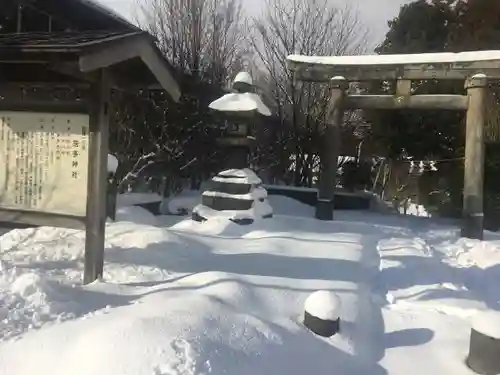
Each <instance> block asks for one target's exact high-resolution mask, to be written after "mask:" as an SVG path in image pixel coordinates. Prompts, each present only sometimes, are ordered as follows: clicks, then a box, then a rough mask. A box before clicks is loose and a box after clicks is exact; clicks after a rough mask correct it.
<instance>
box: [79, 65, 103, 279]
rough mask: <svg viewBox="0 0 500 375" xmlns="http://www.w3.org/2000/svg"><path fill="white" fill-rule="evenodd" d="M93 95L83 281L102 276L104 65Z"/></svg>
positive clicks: (94, 84) (92, 90) (93, 88)
mask: <svg viewBox="0 0 500 375" xmlns="http://www.w3.org/2000/svg"><path fill="white" fill-rule="evenodd" d="M97 75H98V79H97V81H96V83H93V84H92V88H91V93H90V95H91V97H90V103H91V108H90V111H91V112H90V146H89V170H88V185H87V223H86V227H87V229H86V236H85V270H84V276H83V282H84V284H88V283H92V282H94V281H95V280H97V279H99V278H101V277H102V274H103V264H104V234H105V227H106V201H107V199H106V196H107V174H108V168H107V158H108V137H109V100H110V88H109V82H108V77H107V71H106V70H104V69H101V70H99V71H98V73H97Z"/></svg>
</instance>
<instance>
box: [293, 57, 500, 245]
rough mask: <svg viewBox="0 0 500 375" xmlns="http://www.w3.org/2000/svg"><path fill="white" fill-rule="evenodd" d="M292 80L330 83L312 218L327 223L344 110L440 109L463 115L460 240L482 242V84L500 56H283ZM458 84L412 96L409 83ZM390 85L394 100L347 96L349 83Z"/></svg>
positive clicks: (495, 73)
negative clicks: (325, 142) (453, 89)
mask: <svg viewBox="0 0 500 375" xmlns="http://www.w3.org/2000/svg"><path fill="white" fill-rule="evenodd" d="M288 68H289V69H290V70H292V71H293V73H294V79H295V80H297V81H310V82H330V84H331V99H330V102H329V108H328V111H327V130H326V134H325V136H326V137H327V139H329V140H330V142H331V145H332V147H328V148H327V150H326V152H327V154H325V155H323V160H322V169H321V174H320V183H319V195H318V204H317V207H316V217H317V218H318V219H320V220H333V199H334V190H335V175H336V171H337V159H338V155H339V146H340V145H339V137H338V136H337V134H339V133H338V129H339V127H340V126H341V124H342V119H343V114H344V110H346V109H400V108H413V109H443V110H445V109H446V110H462V111H467V120H466V141H465V172H464V191H463V197H464V200H463V202H464V203H463V223H462V232H461V234H462V236H463V237H469V238H475V239H482V238H483V222H484V213H483V180H484V149H485V147H484V142H485V124H486V113H485V112H486V109H485V102H486V89H487V85H488V79H500V51H473V52H461V53H427V54H407V55H366V56H334V57H317V56H298V55H291V56H289V57H288ZM426 79H437V80H463V81H464V82H465V88H466V90H467V95H412V93H411V82H412V80H426ZM370 80H391V81H396V82H397V85H396V93H395V94H394V95H348V94H347V89H348V86H349V82H360V81H370Z"/></svg>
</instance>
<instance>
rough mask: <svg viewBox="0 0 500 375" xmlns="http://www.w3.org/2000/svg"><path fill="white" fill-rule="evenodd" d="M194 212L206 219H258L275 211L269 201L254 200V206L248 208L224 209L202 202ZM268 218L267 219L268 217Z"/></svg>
mask: <svg viewBox="0 0 500 375" xmlns="http://www.w3.org/2000/svg"><path fill="white" fill-rule="evenodd" d="M193 212H195V213H197V214H198V215H200V216H201V217H204V218H205V219H212V220H213V219H216V220H244V219H252V220H257V219H259V218H263V217H266V216H268V215H271V214H272V213H273V208H272V207H271V205H270V204H269V203H268V202H267V201H264V202H261V201H258V200H257V201H255V202H253V205H252V208H250V209H248V210H224V211H217V210H214V209H212V208H210V207H207V206H204V205H202V204H200V205H198V206H196V207H195V208H194V209H193ZM266 220H267V219H266Z"/></svg>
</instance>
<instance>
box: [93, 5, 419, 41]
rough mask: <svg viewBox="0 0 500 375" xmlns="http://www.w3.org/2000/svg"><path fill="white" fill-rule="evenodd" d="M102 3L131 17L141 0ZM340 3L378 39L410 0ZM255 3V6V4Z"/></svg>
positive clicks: (254, 9)
mask: <svg viewBox="0 0 500 375" xmlns="http://www.w3.org/2000/svg"><path fill="white" fill-rule="evenodd" d="M99 1H101V2H102V3H103V4H105V5H107V6H108V7H110V8H112V9H113V10H115V11H117V12H118V13H120V14H121V15H123V16H125V17H126V18H129V19H130V18H133V15H134V12H135V11H136V7H137V1H141V0H99ZM242 1H243V4H244V6H245V9H246V11H247V12H248V11H251V12H252V13H253V14H255V13H257V12H259V10H260V9H261V7H262V4H263V2H264V1H263V0H242ZM334 1H338V2H339V3H340V4H341V3H342V2H344V1H349V2H350V3H352V5H354V6H356V7H357V8H358V9H359V12H360V15H361V17H362V19H363V21H364V22H365V24H366V25H367V26H368V27H369V28H370V31H371V35H373V37H374V38H375V39H376V40H377V41H380V40H382V39H383V37H384V35H385V32H386V31H387V21H388V20H390V19H392V18H393V17H394V16H395V15H397V13H398V11H399V8H400V6H401V5H402V4H405V3H409V2H411V0H334ZM256 5H257V6H256Z"/></svg>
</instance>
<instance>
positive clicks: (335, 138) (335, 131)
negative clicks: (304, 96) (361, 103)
mask: <svg viewBox="0 0 500 375" xmlns="http://www.w3.org/2000/svg"><path fill="white" fill-rule="evenodd" d="M348 86H349V83H348V82H347V80H346V79H345V78H344V77H334V78H332V80H331V98H330V102H329V104H328V110H327V116H326V131H325V135H324V137H323V148H322V152H321V172H320V178H319V191H318V203H317V205H316V218H317V219H319V220H333V208H334V198H335V185H336V182H337V178H336V176H337V166H338V158H339V155H340V136H341V131H340V127H341V126H342V121H343V117H344V100H345V97H346V92H347V88H348Z"/></svg>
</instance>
